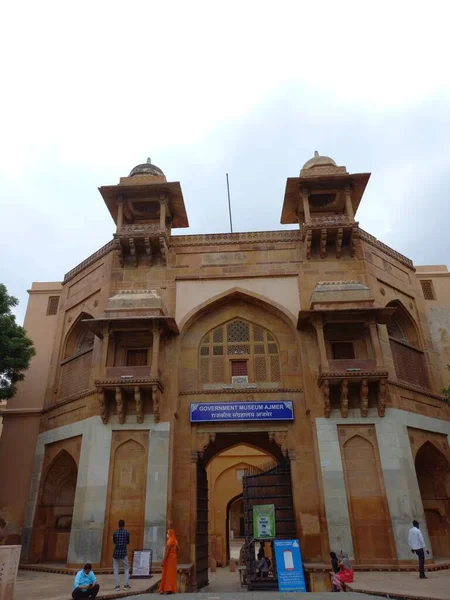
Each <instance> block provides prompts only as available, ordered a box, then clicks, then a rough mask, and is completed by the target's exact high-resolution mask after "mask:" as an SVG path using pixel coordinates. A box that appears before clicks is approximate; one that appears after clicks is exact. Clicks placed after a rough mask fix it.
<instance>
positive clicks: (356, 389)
mask: <svg viewBox="0 0 450 600" xmlns="http://www.w3.org/2000/svg"><path fill="white" fill-rule="evenodd" d="M394 311H395V309H392V308H389V307H380V308H376V307H375V306H374V301H373V298H371V295H370V290H369V288H368V287H367V286H365V285H363V284H362V283H360V282H357V281H325V282H319V283H318V284H317V285H316V287H315V289H314V291H313V294H312V296H311V307H310V310H303V311H300V313H299V319H298V328H299V329H300V330H305V331H306V330H308V329H309V330H311V329H312V330H315V333H316V339H317V346H318V350H319V355H320V369H319V374H318V380H317V382H318V385H319V387H320V389H321V391H322V395H323V410H324V416H325V417H330V415H331V411H332V409H339V410H340V413H341V416H342V417H344V418H346V417H347V416H348V411H349V409H356V408H359V410H360V412H361V416H362V417H367V415H368V411H369V407H370V406H375V405H376V406H377V409H378V415H379V416H381V417H382V416H384V413H385V408H386V391H387V378H388V372H387V370H386V368H385V366H384V361H383V353H382V350H381V344H380V339H379V333H378V324H385V323H388V322H389V320H390V319H391V317H392V314H393V312H394Z"/></svg>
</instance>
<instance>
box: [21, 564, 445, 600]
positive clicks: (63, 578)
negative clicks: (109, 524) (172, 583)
mask: <svg viewBox="0 0 450 600" xmlns="http://www.w3.org/2000/svg"><path fill="white" fill-rule="evenodd" d="M427 576H428V579H425V580H420V579H419V576H418V574H417V573H410V572H405V573H399V572H357V573H356V578H355V582H354V583H353V584H352V589H353V590H355V592H356V593H349V594H340V595H339V596H336V595H331V594H326V593H321V594H317V593H316V594H280V593H279V592H247V591H245V590H242V588H241V587H240V585H239V575H238V573H237V572H236V573H230V571H229V569H228V568H224V569H217V571H216V572H215V573H210V574H209V580H210V585H209V586H207V587H205V588H203V589H202V590H201V591H200V592H199V593H198V594H177V595H176V599H177V600H233V599H238V600H260V599H261V597H262V596H263V597H264V600H290V599H294V598H295V599H296V600H302V599H306V598H308V600H319V599H320V598H322V599H325V598H326V599H329V600H332V598H334V599H336V598H339V599H340V600H376V599H379V598H381V597H382V596H384V597H386V596H388V597H391V598H406V599H407V600H415V599H420V600H428V599H430V600H450V570H445V571H433V572H429V573H428V575H427ZM122 577H123V576H121V582H122V581H123V579H122ZM98 581H99V583H100V594H99V596H98V599H99V600H100V599H101V598H110V599H112V598H124V599H125V598H129V599H130V600H131V599H133V600H156V598H158V599H159V600H161V596H159V595H158V594H147V593H142V592H144V591H145V590H146V589H148V588H149V587H150V586H151V585H153V584H156V583H157V581H159V576H157V577H154V578H152V579H151V580H142V579H141V580H139V579H135V580H131V581H130V585H131V586H132V590H133V595H132V596H130V595H129V594H128V595H126V596H125V592H124V591H123V590H122V591H121V593H120V594H117V592H114V580H113V576H112V575H98ZM72 582H73V576H72V575H57V574H53V573H39V572H35V571H19V576H18V579H17V584H16V590H15V594H14V600H69V599H70V597H71V591H72ZM139 592H141V593H139ZM368 594H371V595H370V596H369V595H368Z"/></svg>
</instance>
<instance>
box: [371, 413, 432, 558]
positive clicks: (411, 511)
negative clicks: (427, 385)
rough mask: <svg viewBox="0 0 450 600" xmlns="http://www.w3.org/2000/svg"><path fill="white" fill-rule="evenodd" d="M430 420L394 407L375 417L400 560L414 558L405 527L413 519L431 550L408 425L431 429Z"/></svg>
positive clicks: (408, 525)
mask: <svg viewBox="0 0 450 600" xmlns="http://www.w3.org/2000/svg"><path fill="white" fill-rule="evenodd" d="M408 421H410V422H408ZM433 421H434V419H427V418H426V417H423V416H422V415H420V416H419V415H416V414H413V413H408V412H406V411H401V410H397V409H394V408H391V409H389V413H388V416H386V417H383V418H378V419H377V421H376V431H377V440H378V448H379V452H380V462H381V468H382V469H383V479H384V487H385V490H386V497H387V501H388V505H389V512H390V516H391V523H392V531H393V534H394V536H393V537H394V540H395V546H396V549H397V558H398V560H402V561H408V562H409V561H411V560H413V559H414V557H413V555H412V554H411V550H410V549H409V546H408V531H409V529H410V527H411V525H412V520H413V519H417V520H418V521H419V522H420V530H421V531H422V533H423V536H424V538H425V543H426V545H427V548H428V549H429V550H430V553H431V544H430V540H429V537H428V530H427V525H426V520H425V514H424V510H423V504H422V498H421V495H420V489H419V483H418V481H417V475H416V469H415V465H414V457H413V454H412V451H411V444H410V441H409V436H408V428H407V426H408V425H412V426H413V427H424V428H427V427H430V429H431V428H432V425H431V423H432V422H433ZM427 558H428V557H427ZM430 558H431V556H430Z"/></svg>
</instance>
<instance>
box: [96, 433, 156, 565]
mask: <svg viewBox="0 0 450 600" xmlns="http://www.w3.org/2000/svg"><path fill="white" fill-rule="evenodd" d="M148 444H149V434H148V431H115V432H113V438H112V444H111V459H110V470H109V482H108V506H107V513H106V523H105V529H104V537H103V552H102V566H104V567H111V566H112V556H113V550H114V543H113V533H114V531H116V529H117V528H118V522H119V520H120V519H123V520H124V521H125V527H126V529H127V530H128V531H129V532H130V538H131V540H132V547H130V545H129V546H128V548H127V550H128V559H129V560H130V561H131V558H132V557H131V553H132V551H133V548H142V547H143V543H144V520H145V498H146V484H147V463H148Z"/></svg>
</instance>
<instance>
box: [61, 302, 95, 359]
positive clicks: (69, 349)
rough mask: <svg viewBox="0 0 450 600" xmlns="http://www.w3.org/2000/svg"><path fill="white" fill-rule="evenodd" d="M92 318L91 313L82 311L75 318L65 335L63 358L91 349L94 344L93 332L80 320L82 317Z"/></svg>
mask: <svg viewBox="0 0 450 600" xmlns="http://www.w3.org/2000/svg"><path fill="white" fill-rule="evenodd" d="M92 318H93V317H92V315H90V314H89V313H86V312H82V313H80V314H79V315H78V317H77V318H76V319H75V322H74V323H73V325H72V327H71V328H70V329H69V331H68V333H67V335H66V339H65V343H64V351H63V359H67V358H70V357H72V356H75V355H77V354H81V353H82V352H86V351H88V350H92V348H93V346H94V333H93V332H92V331H90V330H89V329H88V328H87V327H86V325H85V323H83V322H82V321H83V320H84V319H92Z"/></svg>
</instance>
